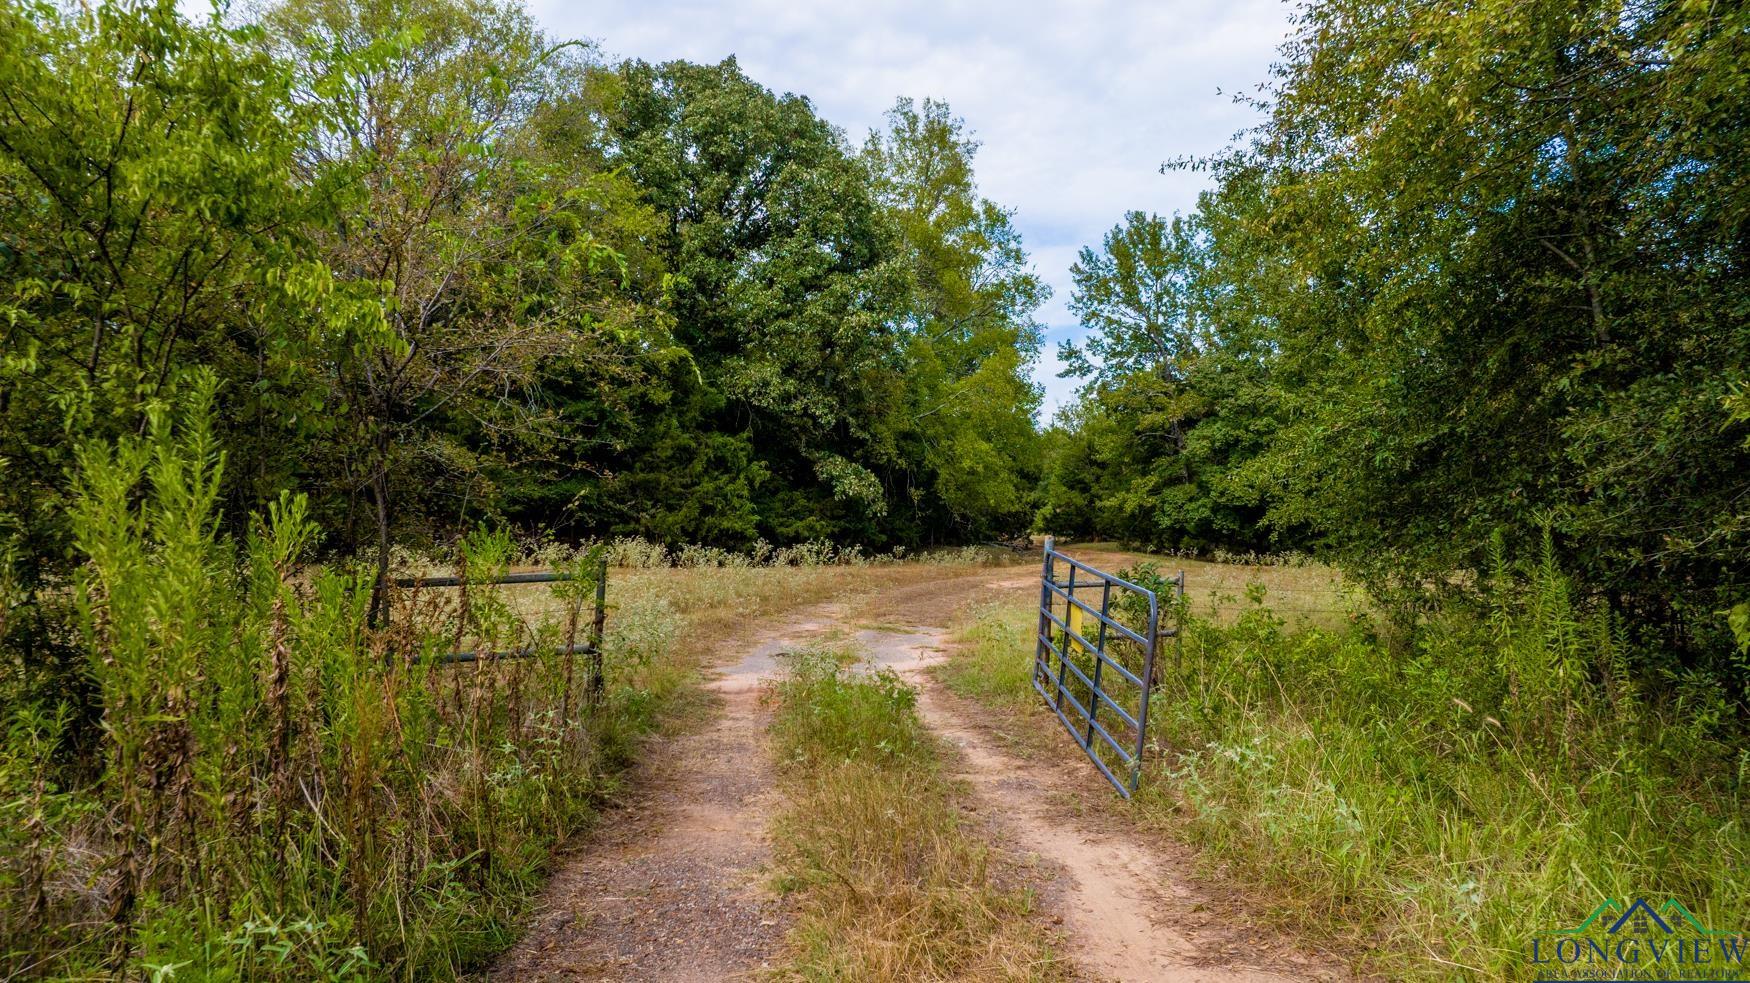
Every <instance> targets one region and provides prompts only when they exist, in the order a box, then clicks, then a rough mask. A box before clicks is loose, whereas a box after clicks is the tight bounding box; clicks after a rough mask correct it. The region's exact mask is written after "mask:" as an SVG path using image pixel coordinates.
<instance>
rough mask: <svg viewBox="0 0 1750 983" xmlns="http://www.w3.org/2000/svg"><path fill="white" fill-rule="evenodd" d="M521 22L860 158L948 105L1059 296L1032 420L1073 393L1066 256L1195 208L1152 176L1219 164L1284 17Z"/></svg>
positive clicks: (927, 15)
mask: <svg viewBox="0 0 1750 983" xmlns="http://www.w3.org/2000/svg"><path fill="white" fill-rule="evenodd" d="M531 9H532V10H533V12H534V13H535V15H536V17H537V18H539V20H540V21H541V23H542V24H543V25H544V26H545V27H546V28H547V29H548V31H549V32H550V33H552V34H554V35H557V36H561V37H589V38H594V39H596V40H597V41H599V42H600V43H601V46H602V50H603V52H604V53H605V54H607V55H608V56H610V57H636V58H643V59H645V60H647V61H667V60H670V59H675V58H684V59H688V60H691V61H704V62H715V61H718V60H721V59H722V58H725V57H727V56H729V55H732V54H733V55H735V56H737V58H738V59H739V60H740V62H741V65H742V68H743V69H744V70H745V71H746V72H747V74H748V75H749V76H751V77H752V78H754V79H755V80H757V81H759V82H760V83H762V84H764V85H765V86H767V87H768V88H771V89H774V90H777V91H779V92H795V93H798V94H800V95H805V96H808V97H809V98H810V99H811V100H812V101H813V102H814V104H815V106H816V108H817V109H818V110H819V112H820V113H821V115H823V116H825V117H826V118H827V119H829V120H831V121H832V122H834V123H836V124H838V125H839V126H841V127H843V128H844V129H845V131H846V133H847V134H848V135H849V136H850V137H851V139H852V140H853V141H856V142H861V140H862V138H863V135H864V134H865V133H866V132H867V131H868V130H869V129H870V128H872V127H876V126H879V125H880V123H881V115H882V113H883V112H885V111H886V110H887V108H888V107H889V106H891V105H892V104H893V100H894V99H895V98H897V97H899V96H902V95H904V96H913V97H918V98H922V97H925V96H930V97H934V98H938V99H944V100H946V101H947V102H948V103H949V104H950V105H951V106H952V107H953V108H954V111H955V112H956V113H957V114H958V115H960V116H963V117H965V119H966V121H967V123H968V125H969V126H970V127H971V128H972V130H973V131H974V132H975V133H976V135H977V137H978V139H979V140H980V141H981V142H982V143H983V149H982V150H981V151H980V153H979V158H978V175H979V184H980V188H981V190H982V191H983V192H984V194H985V195H986V196H987V197H990V198H992V199H994V200H995V201H997V202H1000V203H1001V204H1003V205H1005V206H1007V207H1010V208H1013V209H1015V221H1016V225H1017V226H1018V227H1019V229H1020V230H1021V233H1022V235H1023V236H1025V238H1026V241H1027V245H1028V248H1029V250H1030V252H1031V253H1032V255H1033V258H1034V262H1035V264H1036V266H1037V269H1038V271H1039V273H1040V275H1041V276H1043V277H1044V278H1045V279H1046V281H1047V282H1049V283H1050V284H1051V286H1052V289H1053V291H1054V293H1055V297H1054V298H1053V299H1052V301H1051V302H1050V303H1049V304H1048V305H1047V306H1046V308H1045V309H1044V310H1043V311H1042V312H1041V316H1042V319H1043V320H1044V321H1045V323H1046V324H1047V325H1048V326H1049V327H1050V331H1049V332H1048V342H1047V351H1046V352H1045V353H1044V354H1043V357H1042V358H1041V359H1040V364H1039V369H1038V375H1039V378H1040V381H1041V382H1043V383H1044V384H1045V387H1046V406H1045V409H1044V414H1043V415H1044V416H1045V417H1046V418H1049V416H1050V414H1051V412H1052V411H1053V410H1054V409H1055V408H1056V407H1057V406H1058V405H1059V404H1061V403H1062V402H1063V401H1064V400H1066V399H1067V398H1068V397H1069V396H1070V394H1071V393H1072V391H1073V382H1072V381H1070V380H1062V379H1058V378H1056V377H1055V372H1056V370H1057V365H1056V358H1055V348H1056V340H1057V339H1058V338H1062V337H1067V336H1070V335H1073V334H1074V333H1075V331H1076V329H1075V322H1074V319H1073V318H1072V317H1071V316H1070V315H1069V312H1068V309H1067V307H1066V306H1065V305H1066V304H1067V302H1068V300H1069V264H1070V263H1071V262H1072V261H1073V260H1074V258H1075V252H1076V250H1077V249H1079V248H1080V247H1081V246H1083V245H1087V244H1096V243H1098V242H1099V239H1100V236H1101V235H1103V234H1104V232H1105V231H1106V230H1107V229H1109V228H1110V227H1111V226H1112V225H1113V224H1114V223H1116V222H1117V221H1118V220H1119V218H1120V217H1121V216H1122V214H1123V213H1124V212H1125V211H1126V210H1128V209H1133V208H1135V209H1144V210H1152V211H1158V212H1172V211H1188V210H1190V209H1191V208H1193V207H1194V206H1195V205H1196V198H1197V193H1198V192H1199V191H1200V190H1202V188H1203V186H1204V181H1205V178H1204V176H1203V175H1197V174H1184V173H1169V174H1167V175H1162V174H1160V173H1159V171H1158V168H1159V166H1160V164H1161V162H1162V161H1163V160H1167V159H1169V158H1173V157H1179V156H1184V155H1198V154H1205V153H1209V152H1212V151H1214V150H1217V149H1219V148H1221V147H1222V146H1223V145H1224V144H1225V143H1226V142H1227V140H1228V139H1229V138H1230V137H1231V136H1232V135H1233V134H1234V133H1235V132H1236V131H1237V130H1239V129H1241V128H1243V127H1245V126H1246V125H1248V124H1250V123H1251V122H1252V121H1253V119H1254V114H1253V112H1252V111H1251V110H1249V109H1247V108H1245V107H1243V106H1239V105H1236V104H1235V103H1234V102H1233V101H1232V99H1231V98H1230V96H1229V95H1225V94H1223V93H1234V92H1240V91H1251V90H1252V89H1253V88H1254V87H1255V86H1256V85H1257V84H1258V83H1259V82H1261V81H1263V80H1264V79H1265V78H1266V76H1267V73H1268V69H1269V65H1270V63H1271V61H1272V60H1273V59H1274V56H1275V52H1276V48H1277V46H1278V45H1279V44H1280V43H1281V41H1282V39H1283V38H1284V37H1285V35H1286V33H1287V31H1288V17H1289V14H1290V8H1289V7H1288V6H1287V5H1286V4H1284V3H1281V2H1280V0H1171V2H1166V3H1154V4H1149V3H1127V2H1117V0H1083V2H1070V3H1044V2H1019V0H1017V2H1011V3H970V2H965V0H879V2H871V3H856V4H850V3H843V4H827V3H808V4H805V3H794V2H785V0H751V2H743V3H724V2H721V0H719V2H707V0H642V2H630V0H627V2H617V0H616V2H596V3H587V4H585V3H567V2H560V0H536V2H534V3H532V4H531Z"/></svg>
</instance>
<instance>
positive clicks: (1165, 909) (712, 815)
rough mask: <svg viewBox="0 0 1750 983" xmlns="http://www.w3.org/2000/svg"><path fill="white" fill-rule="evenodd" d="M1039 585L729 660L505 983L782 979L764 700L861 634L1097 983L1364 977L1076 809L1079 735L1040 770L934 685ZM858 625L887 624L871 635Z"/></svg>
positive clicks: (796, 624)
mask: <svg viewBox="0 0 1750 983" xmlns="http://www.w3.org/2000/svg"><path fill="white" fill-rule="evenodd" d="M1035 583H1036V581H1035V580H1034V579H1033V578H1032V577H1029V576H1018V575H1017V572H1016V571H1015V570H1014V569H1013V568H1009V569H998V570H986V571H980V572H979V573H976V574H945V575H944V576H941V577H934V578H930V579H929V580H928V581H925V582H922V583H908V584H903V585H900V586H893V587H888V588H885V589H883V590H880V591H878V592H876V593H874V594H871V595H867V596H864V597H860V598H857V599H855V601H854V603H829V604H820V605H813V606H810V607H805V608H801V609H799V610H797V611H795V612H793V613H792V614H791V615H790V616H789V617H787V618H783V619H779V620H778V622H777V623H776V624H775V625H773V626H771V627H770V628H769V629H768V631H767V634H766V637H765V640H764V641H763V642H760V643H758V644H749V643H746V642H742V643H739V644H737V643H727V644H725V645H724V646H723V647H722V649H721V651H722V652H723V654H724V656H725V657H726V659H727V658H728V657H732V656H733V655H734V654H735V653H736V652H738V651H739V652H741V653H742V655H741V657H740V658H739V659H738V660H737V661H735V662H733V663H732V664H728V665H723V666H720V667H719V668H718V669H717V670H716V672H717V678H716V679H715V680H714V681H712V682H711V683H710V684H708V687H707V688H708V689H709V690H711V691H713V692H714V693H716V694H718V696H719V698H720V700H721V706H720V708H719V710H718V712H717V713H715V714H714V716H713V719H712V720H711V722H710V723H709V724H708V725H707V726H705V727H703V728H700V729H698V730H696V731H693V732H691V733H688V734H684V735H682V736H680V737H677V738H673V739H670V740H668V741H665V742H661V743H659V744H658V745H656V746H654V747H653V748H652V749H651V752H650V753H649V754H648V755H647V759H648V760H647V761H646V763H645V764H642V765H640V766H639V767H638V768H637V769H635V772H634V774H633V776H632V778H631V779H630V780H629V783H628V784H629V785H630V787H632V788H634V789H635V790H636V791H635V792H634V793H633V795H632V796H631V799H630V801H629V802H628V803H627V805H626V806H625V807H623V808H620V809H617V810H616V811H615V812H614V813H613V814H612V815H611V816H609V817H608V818H607V820H606V821H605V822H604V823H603V824H602V826H601V828H600V830H599V831H598V832H597V833H596V834H595V835H593V836H591V837H589V838H588V839H587V841H586V842H585V843H583V844H581V845H580V848H579V850H578V851H577V852H576V853H574V854H573V855H572V856H570V857H569V858H568V859H566V860H565V861H563V862H562V866H561V869H560V870H559V872H558V873H557V875H556V876H555V877H554V878H553V880H552V882H551V883H550V884H549V886H548V888H547V890H546V892H545V894H544V896H543V898H542V900H541V902H540V903H539V905H538V906H537V911H539V912H540V914H539V915H538V916H537V917H536V918H535V919H534V920H533V921H532V923H531V925H530V927H529V929H528V931H527V934H526V935H525V936H524V937H523V939H522V940H521V941H520V942H519V943H518V944H517V945H516V946H515V947H514V948H513V949H511V950H510V951H509V952H507V953H506V954H505V955H504V956H503V957H502V958H501V959H500V960H499V961H498V963H497V964H496V965H495V966H494V967H493V969H492V970H491V971H490V973H489V978H491V979H494V980H577V979H613V980H686V981H705V980H730V979H738V978H747V977H749V976H751V975H757V974H758V973H759V972H761V970H762V969H764V968H766V967H767V965H768V963H769V961H770V959H771V958H772V957H773V956H774V955H776V954H777V953H778V951H779V949H780V947H781V945H782V940H783V933H784V929H785V918H784V913H783V909H782V906H781V904H780V902H779V901H778V900H777V899H776V898H774V897H773V896H772V895H771V894H770V892H769V890H768V889H767V886H766V884H765V883H764V881H765V878H766V876H767V871H768V867H769V862H770V858H771V846H770V842H769V839H768V837H767V822H768V820H769V819H770V817H772V816H774V815H776V814H777V813H778V812H779V811H780V810H781V803H780V801H779V799H778V795H779V793H778V792H777V790H776V785H775V777H776V776H775V771H774V768H773V765H772V763H771V761H770V760H769V757H768V754H767V751H766V746H765V725H766V719H767V715H766V712H765V711H764V710H763V709H762V708H761V706H760V703H759V691H760V688H761V687H762V685H763V684H764V683H765V682H766V681H767V680H769V679H772V678H775V677H776V676H777V675H779V674H780V673H781V672H782V670H783V665H782V663H781V661H780V660H779V658H778V656H779V655H780V654H781V653H783V652H786V651H790V650H794V649H797V648H802V647H806V646H808V645H809V644H811V643H818V642H820V641H821V640H822V636H827V635H829V634H830V635H831V636H832V637H833V640H834V641H835V642H842V641H843V640H844V638H845V632H846V630H847V629H849V630H850V638H851V639H852V640H853V641H854V642H855V643H856V644H857V645H858V646H860V647H861V648H862V650H863V651H864V653H865V654H866V655H867V656H868V660H867V662H866V663H865V665H866V666H869V667H877V666H879V667H887V668H891V669H893V670H895V671H897V672H898V673H899V674H900V675H901V676H902V677H904V678H905V679H906V680H907V681H908V682H910V683H911V684H913V685H914V686H915V687H916V688H917V690H918V693H919V700H918V708H919V712H920V714H921V715H922V717H923V720H924V722H925V724H926V725H927V726H928V727H929V728H930V729H931V730H932V731H933V732H934V733H935V734H937V735H938V736H939V737H940V738H942V739H943V740H944V742H945V743H947V744H948V745H950V746H951V747H952V748H953V749H954V751H955V752H956V753H955V754H954V755H953V756H952V758H951V760H950V767H951V768H953V769H954V770H955V772H956V774H957V776H958V777H959V778H961V779H962V780H964V781H965V782H966V787H967V788H968V790H969V792H970V795H969V800H970V801H969V806H970V807H971V811H973V812H974V813H975V814H976V815H975V816H974V817H972V818H973V821H974V823H975V824H976V826H977V827H978V828H980V829H981V831H982V832H984V833H986V834H987V835H988V837H989V839H990V840H991V841H992V843H993V845H994V846H995V847H996V849H997V850H998V851H999V852H1000V853H1001V854H1002V855H1004V856H1005V857H1006V858H1007V860H1008V863H1007V866H1008V867H1009V868H1010V869H1011V870H1012V871H1016V872H1021V874H1022V875H1023V876H1025V877H1027V878H1028V879H1029V880H1030V881H1035V882H1036V883H1034V885H1033V886H1035V887H1036V888H1037V889H1038V892H1039V896H1040V898H1041V906H1042V908H1043V913H1044V915H1045V916H1047V917H1050V918H1051V920H1052V921H1054V922H1059V923H1061V925H1062V929H1063V933H1064V935H1065V936H1066V937H1067V940H1068V942H1069V952H1068V953H1067V954H1068V955H1069V956H1070V957H1071V959H1072V961H1073V962H1074V963H1075V965H1076V967H1077V969H1078V970H1079V973H1078V975H1079V976H1080V977H1081V978H1085V979H1089V980H1113V979H1116V980H1123V981H1145V980H1149V981H1163V983H1312V981H1336V980H1347V979H1349V977H1347V976H1346V975H1345V974H1343V973H1342V972H1341V971H1338V970H1336V969H1333V968H1330V966H1329V965H1318V964H1315V962H1314V961H1313V959H1311V958H1309V957H1307V956H1303V955H1301V954H1299V953H1298V952H1297V951H1296V950H1295V948H1294V946H1293V944H1292V942H1291V940H1285V939H1282V938H1280V937H1278V936H1276V935H1274V934H1273V933H1269V932H1258V931H1254V930H1252V929H1251V927H1250V926H1248V925H1246V924H1245V923H1244V921H1243V919H1242V920H1237V921H1234V920H1230V918H1231V916H1233V915H1234V914H1235V913H1236V911H1238V910H1239V909H1238V906H1237V905H1236V904H1235V903H1234V902H1233V901H1232V900H1231V899H1224V898H1217V897H1212V896H1211V895H1210V894H1209V893H1208V891H1207V889H1205V888H1204V887H1202V886H1201V885H1200V884H1198V883H1197V882H1196V881H1195V879H1194V878H1193V876H1192V874H1191V862H1190V859H1189V856H1188V854H1186V853H1184V852H1177V851H1174V850H1172V849H1170V848H1169V847H1167V846H1166V845H1163V844H1159V843H1156V842H1151V841H1150V840H1148V839H1145V838H1142V837H1139V836H1138V835H1137V834H1135V833H1134V831H1128V832H1127V831H1126V830H1125V828H1124V827H1123V826H1122V825H1119V824H1116V823H1113V822H1112V821H1110V820H1105V821H1102V820H1101V819H1100V818H1099V816H1100V813H1101V812H1102V809H1100V808H1088V809H1081V808H1076V807H1075V805H1076V803H1084V804H1085V803H1088V802H1090V801H1092V802H1099V803H1103V802H1104V799H1105V797H1109V796H1110V795H1111V792H1110V790H1109V789H1108V788H1107V786H1106V785H1105V784H1104V783H1103V782H1102V781H1100V780H1099V779H1098V776H1097V774H1096V773H1095V772H1094V770H1093V766H1092V765H1091V764H1085V762H1082V761H1081V760H1079V759H1078V758H1077V755H1079V754H1080V752H1079V750H1077V749H1076V748H1075V747H1074V746H1073V744H1071V743H1070V742H1069V740H1068V739H1067V738H1065V741H1064V745H1065V747H1064V753H1063V757H1062V758H1061V759H1058V758H1053V759H1052V760H1051V761H1050V762H1048V763H1045V762H1034V761H1028V760H1025V759H1023V758H1021V757H1019V756H1017V755H1016V754H1014V753H1012V752H1011V751H1009V750H1007V749H1005V748H1004V747H1003V746H1002V742H1001V741H1000V740H999V739H997V738H996V737H995V736H994V735H993V734H992V733H991V732H990V731H989V729H988V728H987V727H985V726H983V725H981V724H979V723H976V722H975V721H976V720H978V719H979V714H978V712H977V711H976V709H975V708H974V707H973V706H972V705H971V704H969V703H966V702H965V701H962V700H960V699H959V698H958V697H955V696H954V695H952V694H950V693H948V692H946V691H945V690H944V689H942V688H941V687H940V686H939V685H938V684H937V683H936V682H935V681H934V679H933V678H932V677H931V676H930V674H929V673H928V672H927V671H926V670H927V669H928V667H929V666H931V665H934V664H936V663H938V662H941V661H942V660H943V659H944V658H945V657H946V653H947V651H948V647H949V642H948V625H949V624H950V623H952V621H953V616H954V613H955V612H956V611H958V610H959V609H961V608H962V607H963V606H964V605H965V604H966V603H967V602H968V601H971V600H976V599H978V598H980V597H984V598H989V599H996V598H998V597H1000V596H1002V593H1003V592H1008V593H1010V594H1012V593H1013V592H1015V591H1023V590H1028V589H1030V588H1031V587H1032V585H1034V584H1035ZM859 622H861V624H862V625H864V626H868V625H870V624H871V623H872V622H873V623H874V624H875V625H876V626H875V627H863V628H862V629H861V630H855V629H854V628H853V626H855V625H857V624H858V623H859ZM1041 719H1042V721H1043V722H1042V723H1041V724H1040V726H1046V725H1047V724H1049V725H1051V726H1055V722H1052V721H1049V720H1048V719H1045V718H1041ZM1096 796H1097V797H1100V798H1099V799H1091V798H1090V797H1096ZM1042 928H1043V926H1042Z"/></svg>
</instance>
